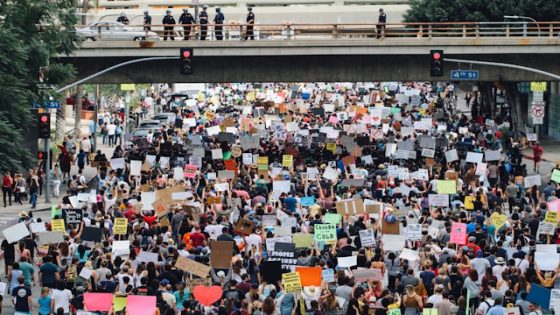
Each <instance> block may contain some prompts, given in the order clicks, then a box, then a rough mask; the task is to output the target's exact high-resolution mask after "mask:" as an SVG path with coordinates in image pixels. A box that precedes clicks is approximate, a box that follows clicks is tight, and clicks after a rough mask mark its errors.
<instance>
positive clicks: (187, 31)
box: [179, 9, 194, 40]
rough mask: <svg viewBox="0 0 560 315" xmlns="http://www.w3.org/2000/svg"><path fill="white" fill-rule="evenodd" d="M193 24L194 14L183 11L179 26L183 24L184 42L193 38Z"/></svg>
mask: <svg viewBox="0 0 560 315" xmlns="http://www.w3.org/2000/svg"><path fill="white" fill-rule="evenodd" d="M193 23H194V17H193V16H192V14H190V13H189V10H187V9H183V14H181V17H180V18H179V24H183V31H184V33H183V39H184V40H189V37H190V36H191V28H192V26H191V25H192V24H193ZM187 25H188V26H187Z"/></svg>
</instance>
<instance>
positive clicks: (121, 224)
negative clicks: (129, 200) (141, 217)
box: [113, 218, 128, 235]
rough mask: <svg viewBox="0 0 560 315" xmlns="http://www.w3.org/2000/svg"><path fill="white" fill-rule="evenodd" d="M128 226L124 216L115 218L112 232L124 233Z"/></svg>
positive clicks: (116, 233)
mask: <svg viewBox="0 0 560 315" xmlns="http://www.w3.org/2000/svg"><path fill="white" fill-rule="evenodd" d="M127 226H128V220H127V219H126V218H115V225H113V234H115V235H124V234H126V229H127Z"/></svg>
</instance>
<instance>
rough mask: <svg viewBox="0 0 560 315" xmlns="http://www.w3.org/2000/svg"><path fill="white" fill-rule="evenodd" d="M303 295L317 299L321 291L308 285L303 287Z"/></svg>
mask: <svg viewBox="0 0 560 315" xmlns="http://www.w3.org/2000/svg"><path fill="white" fill-rule="evenodd" d="M303 293H305V295H307V296H317V297H319V296H320V295H321V289H320V288H319V287H316V286H312V285H310V286H306V287H303Z"/></svg>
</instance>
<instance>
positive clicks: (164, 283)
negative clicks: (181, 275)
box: [159, 279, 169, 285]
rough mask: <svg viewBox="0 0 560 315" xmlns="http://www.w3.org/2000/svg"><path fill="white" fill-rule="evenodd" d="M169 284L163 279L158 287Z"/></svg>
mask: <svg viewBox="0 0 560 315" xmlns="http://www.w3.org/2000/svg"><path fill="white" fill-rule="evenodd" d="M168 284H169V280H167V279H163V280H161V281H160V282H159V285H168Z"/></svg>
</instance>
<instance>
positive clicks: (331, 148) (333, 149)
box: [327, 143, 336, 153]
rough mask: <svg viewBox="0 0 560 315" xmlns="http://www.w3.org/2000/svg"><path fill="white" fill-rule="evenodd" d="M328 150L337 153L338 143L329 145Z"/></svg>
mask: <svg viewBox="0 0 560 315" xmlns="http://www.w3.org/2000/svg"><path fill="white" fill-rule="evenodd" d="M327 150H329V151H331V152H332V153H336V143H327Z"/></svg>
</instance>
